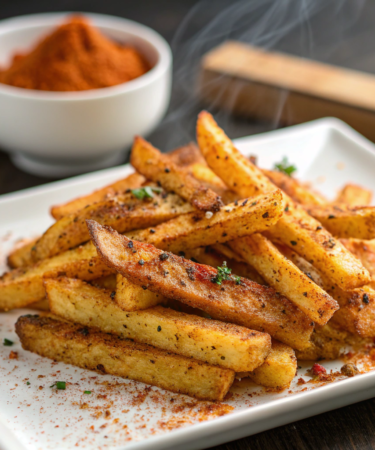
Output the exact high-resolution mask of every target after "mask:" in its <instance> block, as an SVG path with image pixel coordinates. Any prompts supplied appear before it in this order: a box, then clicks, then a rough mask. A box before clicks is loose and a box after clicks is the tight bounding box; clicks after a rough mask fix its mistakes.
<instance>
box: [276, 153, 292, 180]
mask: <svg viewBox="0 0 375 450" xmlns="http://www.w3.org/2000/svg"><path fill="white" fill-rule="evenodd" d="M275 170H278V171H279V172H283V173H285V174H286V175H288V176H289V177H290V176H291V175H292V173H293V172H295V171H296V170H297V167H296V166H293V165H292V164H289V162H288V158H287V157H286V156H284V158H283V159H282V160H281V162H280V163H278V164H275Z"/></svg>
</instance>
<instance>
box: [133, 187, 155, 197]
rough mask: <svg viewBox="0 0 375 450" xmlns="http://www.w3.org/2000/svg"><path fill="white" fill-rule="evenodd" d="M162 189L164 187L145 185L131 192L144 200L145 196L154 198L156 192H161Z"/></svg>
mask: <svg viewBox="0 0 375 450" xmlns="http://www.w3.org/2000/svg"><path fill="white" fill-rule="evenodd" d="M161 191H162V189H161V188H158V187H152V186H145V187H142V188H138V189H132V190H131V193H132V194H133V195H134V197H136V198H138V199H139V200H143V199H144V198H154V192H156V193H158V194H160V192H161Z"/></svg>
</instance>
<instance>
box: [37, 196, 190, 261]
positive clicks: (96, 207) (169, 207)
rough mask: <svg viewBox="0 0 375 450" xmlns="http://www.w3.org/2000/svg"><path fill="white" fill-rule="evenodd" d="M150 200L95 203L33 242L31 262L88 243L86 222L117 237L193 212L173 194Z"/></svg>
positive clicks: (125, 198)
mask: <svg viewBox="0 0 375 450" xmlns="http://www.w3.org/2000/svg"><path fill="white" fill-rule="evenodd" d="M153 195H154V197H153V198H149V199H147V200H139V199H137V198H136V197H134V195H132V194H131V193H129V194H124V195H120V196H117V197H114V198H111V199H109V200H105V201H104V202H99V203H95V204H93V205H90V206H88V207H87V208H85V209H83V210H82V211H79V212H78V213H77V214H76V215H70V216H65V217H63V218H62V219H60V220H58V221H57V222H55V223H54V224H53V225H52V226H51V227H50V228H48V230H47V231H46V232H45V233H44V234H43V235H42V237H41V238H40V239H39V240H38V241H37V243H36V244H35V245H34V247H33V250H32V257H33V259H34V261H35V262H37V261H41V260H43V259H46V258H51V257H52V256H55V255H58V254H60V253H62V252H64V251H66V250H69V249H71V248H74V247H76V246H77V245H80V244H82V243H84V242H86V241H88V240H89V239H90V236H89V233H88V230H87V226H86V219H93V220H96V221H97V222H99V223H101V224H103V225H109V226H111V227H112V228H114V229H115V230H117V231H119V232H120V233H124V232H126V231H129V230H135V229H138V228H146V227H152V226H154V225H157V224H159V223H161V222H164V221H166V220H170V219H172V218H174V217H176V216H178V215H180V214H185V213H187V212H189V211H193V208H192V207H191V205H189V204H188V203H186V202H184V201H183V200H182V199H181V198H180V197H179V196H178V195H176V194H167V193H165V192H164V193H160V194H156V193H154V194H153Z"/></svg>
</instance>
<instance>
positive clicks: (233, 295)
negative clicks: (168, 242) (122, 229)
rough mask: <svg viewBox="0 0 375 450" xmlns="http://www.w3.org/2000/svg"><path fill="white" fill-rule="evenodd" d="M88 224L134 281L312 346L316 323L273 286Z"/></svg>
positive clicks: (113, 262)
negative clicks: (228, 273)
mask: <svg viewBox="0 0 375 450" xmlns="http://www.w3.org/2000/svg"><path fill="white" fill-rule="evenodd" d="M88 227H89V229H90V233H91V237H92V240H93V242H94V244H95V246H96V248H97V251H98V254H99V255H100V256H101V258H102V259H103V261H104V262H105V263H106V264H108V266H110V267H111V268H112V269H114V270H116V271H117V272H118V273H121V275H123V276H125V277H127V278H129V279H130V280H131V281H132V282H133V283H135V284H138V285H139V286H145V287H147V289H149V290H150V291H152V292H157V293H161V294H162V295H164V296H165V297H167V298H172V299H176V300H179V301H181V302H183V303H186V304H188V305H189V306H192V307H194V308H199V309H201V310H203V311H205V312H206V313H208V314H209V315H210V316H211V317H213V318H214V319H218V320H222V321H224V322H231V323H234V324H237V325H241V326H245V327H248V328H251V329H255V330H257V331H261V332H266V333H269V334H270V335H271V336H273V337H275V338H276V339H278V340H280V341H282V342H284V343H286V344H288V345H290V346H291V347H293V348H298V349H302V348H304V347H306V346H307V345H308V343H309V338H310V335H311V333H312V330H313V328H314V323H313V322H311V320H310V319H309V318H308V317H307V316H306V315H305V314H304V313H303V312H302V311H300V310H299V309H298V308H297V307H296V306H294V305H293V304H292V303H291V302H289V300H287V299H286V298H285V297H282V296H280V295H279V294H277V293H276V292H275V291H274V290H273V289H272V288H267V287H265V286H260V285H258V284H257V283H254V282H252V281H249V280H247V279H245V278H240V277H230V278H229V277H228V276H226V277H223V276H222V274H221V275H220V274H218V270H216V269H214V268H213V267H210V266H204V265H201V264H197V263H194V262H193V261H190V260H187V259H185V258H181V257H179V256H176V255H174V254H172V253H166V252H163V251H161V250H158V249H157V248H155V247H154V246H152V245H150V244H142V243H140V242H137V241H131V240H130V239H128V238H127V237H125V236H122V235H120V234H118V233H117V232H116V231H114V230H111V229H108V228H105V227H103V226H101V225H100V224H98V223H96V222H94V221H88ZM135 250H136V252H135ZM228 278H229V279H228Z"/></svg>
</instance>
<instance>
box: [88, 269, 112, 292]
mask: <svg viewBox="0 0 375 450" xmlns="http://www.w3.org/2000/svg"><path fill="white" fill-rule="evenodd" d="M116 279H117V275H116V274H115V273H111V274H110V275H106V276H104V277H100V278H95V279H94V280H91V281H90V284H92V285H93V286H96V287H98V288H101V289H108V290H109V291H111V292H113V291H116V284H117V282H116Z"/></svg>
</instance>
